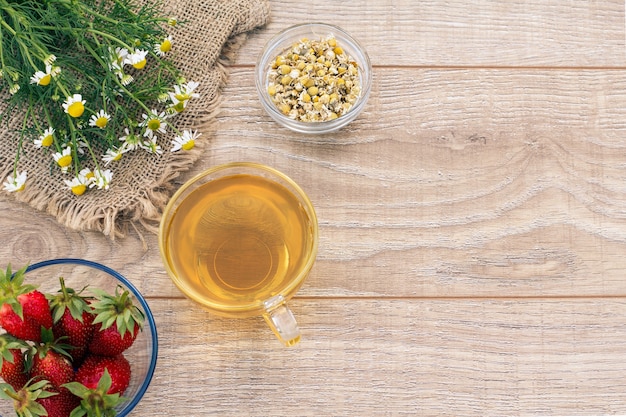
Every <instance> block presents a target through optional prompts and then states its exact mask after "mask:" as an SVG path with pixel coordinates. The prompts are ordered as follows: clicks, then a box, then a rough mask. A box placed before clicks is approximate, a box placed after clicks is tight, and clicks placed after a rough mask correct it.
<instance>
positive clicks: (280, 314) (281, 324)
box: [263, 294, 300, 346]
mask: <svg viewBox="0 0 626 417" xmlns="http://www.w3.org/2000/svg"><path fill="white" fill-rule="evenodd" d="M263 306H264V307H265V312H264V313H263V318H264V319H265V321H266V322H267V324H268V325H269V326H270V329H272V331H273V332H274V334H275V335H276V337H277V338H278V339H279V340H280V341H281V342H283V344H284V345H285V346H293V345H295V344H296V343H298V342H299V341H300V329H299V328H298V323H297V322H296V318H295V317H294V316H293V313H292V312H291V310H290V309H289V307H287V304H286V302H285V298H284V297H283V296H282V295H280V294H279V295H275V296H274V297H272V298H269V299H267V300H265V301H264V302H263Z"/></svg>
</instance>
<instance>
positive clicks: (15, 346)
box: [0, 333, 29, 390]
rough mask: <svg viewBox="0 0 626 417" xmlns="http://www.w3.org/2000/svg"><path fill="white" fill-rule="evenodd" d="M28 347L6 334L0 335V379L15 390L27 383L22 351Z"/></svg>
mask: <svg viewBox="0 0 626 417" xmlns="http://www.w3.org/2000/svg"><path fill="white" fill-rule="evenodd" d="M27 347H28V345H27V344H26V343H25V342H23V341H21V340H19V339H16V338H14V337H13V336H11V335H8V334H6V333H5V334H2V335H0V377H2V379H4V381H5V382H7V383H8V384H9V385H11V386H12V387H13V388H15V389H16V390H19V389H21V388H22V387H24V385H26V383H27V382H28V379H29V376H28V372H27V371H26V360H25V357H24V349H25V348H27Z"/></svg>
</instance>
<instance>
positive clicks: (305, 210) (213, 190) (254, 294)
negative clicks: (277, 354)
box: [159, 162, 318, 346]
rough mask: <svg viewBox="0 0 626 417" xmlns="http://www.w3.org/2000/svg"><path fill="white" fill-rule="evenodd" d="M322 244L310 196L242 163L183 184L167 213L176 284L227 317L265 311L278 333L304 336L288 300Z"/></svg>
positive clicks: (279, 176) (162, 239) (165, 228)
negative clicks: (319, 244)
mask: <svg viewBox="0 0 626 417" xmlns="http://www.w3.org/2000/svg"><path fill="white" fill-rule="evenodd" d="M317 246H318V225H317V217H316V214H315V210H314V209H313V205H312V204H311V201H310V200H309V198H308V197H307V195H306V194H305V193H304V192H303V191H302V189H301V188H300V187H299V186H298V185H297V184H296V183H295V182H294V181H293V180H291V179H290V178H289V177H287V176H286V175H284V174H283V173H281V172H279V171H277V170H275V169H273V168H270V167H268V166H265V165H261V164H256V163H249V162H237V163H230V164H225V165H220V166H216V167H213V168H210V169H208V170H207V171H205V172H203V173H201V174H199V175H197V176H196V177H194V178H192V179H191V180H189V181H188V182H187V183H185V184H184V185H183V186H182V187H181V188H180V189H179V190H178V191H177V192H176V193H175V194H174V196H173V197H172V198H171V200H170V201H169V203H168V205H167V207H166V208H165V211H164V213H163V218H162V220H161V225H160V230H159V248H160V251H161V256H162V258H163V261H164V264H165V267H166V269H167V272H168V274H169V275H170V277H171V279H172V281H173V282H174V284H175V285H176V286H177V287H178V288H179V289H180V290H181V291H182V292H183V293H184V294H185V295H186V296H187V297H189V298H190V299H192V300H194V301H196V302H197V303H199V304H200V305H202V306H203V307H205V308H206V309H208V310H210V311H212V312H214V313H217V314H219V315H223V316H228V317H250V316H255V315H262V316H263V317H264V318H265V320H266V322H267V323H268V324H269V326H270V328H271V329H272V331H273V332H274V334H276V336H277V337H278V339H279V340H281V342H283V343H284V344H285V345H286V346H292V345H295V344H296V343H298V341H299V340H300V330H299V328H298V325H297V322H296V320H295V318H294V316H293V314H292V312H291V310H290V309H289V307H288V306H287V304H286V303H287V301H288V300H289V299H290V298H291V297H292V296H293V295H294V294H295V293H296V291H297V290H298V289H299V288H300V286H301V285H302V283H303V282H304V280H305V279H306V277H307V276H308V274H309V271H310V270H311V268H312V266H313V263H314V261H315V257H316V255H317Z"/></svg>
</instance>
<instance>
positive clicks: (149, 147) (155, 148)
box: [139, 136, 163, 155]
mask: <svg viewBox="0 0 626 417" xmlns="http://www.w3.org/2000/svg"><path fill="white" fill-rule="evenodd" d="M156 139H157V138H156V136H152V137H151V138H149V139H148V140H144V141H142V142H141V144H140V145H139V146H141V148H142V149H145V150H146V151H148V152H150V153H154V154H157V155H160V154H162V153H163V149H161V146H160V145H159V144H158V143H157V141H156Z"/></svg>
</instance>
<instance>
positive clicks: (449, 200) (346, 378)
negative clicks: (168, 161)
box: [0, 0, 626, 417]
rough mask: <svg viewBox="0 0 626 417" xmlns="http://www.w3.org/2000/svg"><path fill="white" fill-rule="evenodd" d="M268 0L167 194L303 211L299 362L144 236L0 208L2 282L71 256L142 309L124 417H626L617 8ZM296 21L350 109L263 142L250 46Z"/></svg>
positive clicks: (266, 133)
mask: <svg viewBox="0 0 626 417" xmlns="http://www.w3.org/2000/svg"><path fill="white" fill-rule="evenodd" d="M271 4H272V21H271V22H270V23H269V24H268V25H267V27H265V28H263V29H260V30H257V31H255V32H254V33H252V34H251V35H250V36H249V37H248V40H247V42H246V44H245V45H244V47H243V49H242V50H241V53H240V54H239V55H238V57H237V59H236V61H235V62H234V63H233V64H232V66H231V67H230V68H229V78H228V82H227V85H226V87H225V89H224V91H223V100H222V104H221V109H220V113H219V115H218V117H217V119H216V124H215V125H214V126H213V127H212V129H211V130H210V131H206V132H203V133H204V135H203V136H202V140H207V141H210V144H209V146H207V148H206V151H205V153H204V155H203V156H202V158H201V160H200V161H199V162H198V163H197V164H196V165H195V166H194V167H193V169H192V170H191V171H189V172H188V173H186V174H185V175H183V176H181V177H180V178H179V179H177V181H179V183H181V184H182V182H183V181H185V180H186V179H188V178H190V177H191V176H192V175H195V174H197V173H199V172H200V171H202V170H204V169H205V168H207V167H210V166H213V165H215V164H219V163H224V162H231V161H239V160H249V161H257V162H261V163H265V164H268V165H271V166H273V167H275V168H277V169H279V170H281V171H283V172H285V173H286V174H288V175H289V176H291V177H292V178H293V179H294V180H295V181H296V182H297V183H298V184H299V185H300V186H301V187H302V188H303V189H304V190H305V191H306V192H307V193H308V194H309V196H310V197H311V199H312V201H313V204H314V206H315V208H316V210H317V214H318V217H319V221H320V249H319V254H318V258H317V262H316V264H315V266H314V268H313V270H312V272H311V274H310V276H309V279H308V280H307V281H306V283H305V284H304V286H303V287H302V289H301V290H300V292H299V293H298V294H297V295H296V297H295V298H294V299H293V300H292V302H291V305H292V308H293V310H294V312H295V314H296V316H297V317H298V320H299V322H300V326H301V328H302V330H303V340H302V342H301V343H300V344H299V345H298V346H297V347H295V348H294V349H283V348H282V347H281V346H280V344H279V343H278V342H277V341H276V340H274V338H273V336H272V334H271V332H270V331H269V330H268V329H267V328H266V327H265V324H264V323H263V321H262V319H260V318H257V319H246V320H232V319H223V318H219V317H215V316H213V315H211V314H209V313H207V312H205V311H204V310H202V309H201V308H200V307H198V306H196V305H195V304H193V303H191V302H190V301H188V300H186V299H185V298H184V297H183V296H182V295H181V293H180V292H179V291H178V290H177V289H176V288H175V287H174V285H173V284H172V282H171V281H170V279H169V278H168V277H167V275H166V273H165V271H164V268H163V265H162V262H161V259H160V255H159V252H158V244H157V239H156V236H154V235H153V234H150V233H149V232H146V231H144V230H141V229H139V230H138V231H135V230H133V229H131V230H130V231H129V234H128V236H127V237H125V238H123V239H116V240H115V241H111V240H109V239H107V238H106V237H104V236H101V235H99V234H97V233H77V232H73V231H70V230H67V229H65V228H63V227H61V226H59V225H58V224H57V223H56V222H55V221H54V220H53V219H52V218H51V217H49V216H47V215H46V214H45V213H38V212H34V211H32V210H31V209H29V208H28V207H26V206H23V205H20V204H18V203H16V202H14V201H13V200H12V199H11V198H10V197H2V198H1V199H0V225H1V226H2V227H0V241H1V242H2V245H0V259H2V261H3V263H5V264H6V263H8V262H11V263H13V264H14V265H17V264H23V263H25V262H34V261H38V260H42V259H47V258H55V257H84V258H88V259H92V260H96V261H100V262H103V263H105V264H107V265H109V266H111V267H113V268H115V269H117V270H119V271H120V272H122V273H123V274H125V275H126V276H127V277H128V278H129V279H131V280H132V281H133V282H134V283H135V284H136V285H137V287H138V288H139V289H140V290H141V291H142V292H143V293H144V294H145V295H146V296H147V297H148V300H149V302H150V305H151V307H152V310H153V312H154V313H155V317H156V321H157V326H158V329H159V336H160V353H159V364H158V367H157V371H156V373H155V377H154V381H153V383H152V385H151V387H150V389H149V391H148V393H147V394H146V397H145V398H144V400H143V401H142V402H141V403H140V405H139V406H138V408H137V409H136V411H135V412H134V413H133V416H148V415H156V416H190V417H193V416H203V415H219V416H231V415H232V416H282V415H287V414H292V415H303V416H319V415H324V416H326V415H328V416H354V415H375V416H395V415H455V416H458V415H472V416H473V415H476V416H486V415H488V416H491V415H494V416H495V415H520V416H530V415H611V414H626V399H625V397H624V395H623V393H624V392H625V391H626V382H625V379H624V377H623V375H624V374H625V371H626V369H625V366H626V365H625V364H626V347H625V346H624V340H625V336H626V325H625V324H624V323H625V320H624V317H625V316H626V314H625V313H626V279H625V278H624V270H626V257H625V256H624V254H625V253H626V142H625V138H626V75H625V74H624V71H623V69H624V64H625V58H626V57H625V53H626V47H625V46H624V43H625V39H626V38H625V37H626V34H625V24H624V2H623V1H622V0H620V1H576V2H571V1H563V0H550V1H540V0H525V1H521V0H515V1H508V2H501V1H487V0H479V1H475V2H473V4H471V5H469V4H468V3H467V2H466V1H461V0H451V1H445V2H444V1H421V2H410V1H392V0H387V1H369V0H368V1H353V2H332V3H329V2H323V1H312V2H309V3H307V4H306V5H303V3H302V2H295V1H293V0H288V1H287V0H286V1H272V2H271ZM310 20H317V21H324V22H328V23H334V24H338V25H340V26H342V27H343V28H345V29H347V30H348V31H349V32H351V33H352V34H353V35H354V36H355V37H356V38H357V39H359V40H360V41H361V43H363V44H364V45H365V46H366V48H367V50H368V52H369V54H370V57H371V58H372V62H373V64H374V85H373V91H372V94H371V97H370V101H369V102H368V105H367V106H366V108H365V110H364V112H363V113H362V114H361V115H360V116H359V117H358V119H357V120H355V121H354V122H353V123H352V124H350V125H349V126H348V127H346V128H344V129H343V130H341V131H339V132H337V133H335V134H330V135H324V136H306V135H301V134H295V133H292V132H290V131H288V130H286V129H284V128H282V127H280V126H278V125H277V124H276V123H274V122H273V121H272V120H271V119H270V118H269V117H268V116H267V115H266V114H265V113H264V111H263V109H262V108H261V105H260V103H259V101H258V99H257V95H256V91H255V88H254V79H253V73H254V62H255V59H256V56H257V55H258V53H259V51H260V49H261V47H262V46H263V44H264V43H265V42H266V41H267V40H268V39H269V38H270V37H271V36H272V35H274V34H275V33H276V32H277V31H279V30H281V29H283V28H285V27H287V26H289V25H291V24H293V23H297V22H300V21H310ZM196 378H197V380H196Z"/></svg>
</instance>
